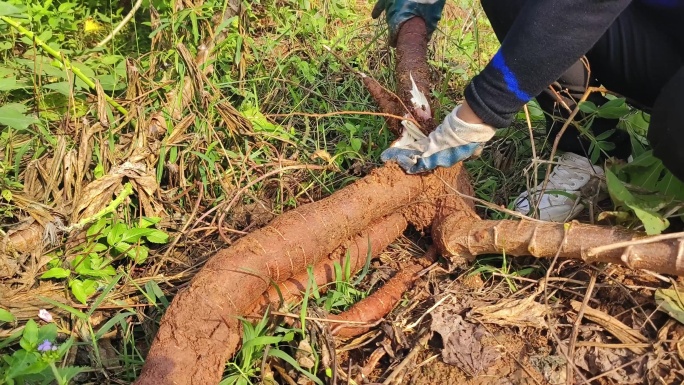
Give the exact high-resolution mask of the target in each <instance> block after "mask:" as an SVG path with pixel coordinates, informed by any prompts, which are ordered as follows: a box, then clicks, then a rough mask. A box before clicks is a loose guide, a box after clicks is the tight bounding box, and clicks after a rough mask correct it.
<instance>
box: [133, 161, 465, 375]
mask: <svg viewBox="0 0 684 385" xmlns="http://www.w3.org/2000/svg"><path fill="white" fill-rule="evenodd" d="M454 172H455V173H456V174H455V176H454V174H453V173H454ZM460 172H461V170H460V167H458V168H456V171H453V170H452V171H450V172H446V174H442V175H444V177H445V180H456V178H457V176H458V175H459V173H460ZM437 175H438V174H435V175H433V174H430V175H426V176H407V175H406V174H405V173H404V172H403V171H402V170H401V169H400V168H399V167H398V166H396V165H394V164H390V165H388V166H386V167H383V168H381V169H377V170H374V171H373V172H372V173H371V174H370V175H368V176H367V177H365V178H364V179H361V180H359V181H357V182H356V183H354V184H353V185H350V186H348V187H347V188H345V189H342V190H340V191H338V192H337V193H335V194H333V195H331V196H330V197H328V198H326V199H324V200H321V201H318V202H315V203H312V204H309V205H305V206H301V207H299V208H297V209H296V210H292V211H290V212H288V213H285V214H283V215H281V216H279V217H278V218H276V219H275V220H274V221H273V222H271V223H270V224H269V225H268V226H265V227H264V228H262V229H259V230H257V231H255V232H253V233H251V234H249V235H247V236H245V237H244V238H242V239H240V240H239V241H237V242H236V243H235V244H234V245H233V246H232V247H230V248H227V249H224V250H221V251H219V252H218V253H217V254H216V255H214V256H213V257H212V258H211V259H210V260H209V261H208V262H207V264H206V265H205V267H204V268H203V269H202V270H201V271H200V272H199V273H198V274H197V275H196V276H195V277H194V278H193V280H192V282H191V284H190V285H189V287H188V289H187V290H185V291H183V292H181V293H179V294H178V296H177V297H176V298H175V299H174V301H173V303H172V304H171V306H170V307H169V308H168V310H167V312H166V314H165V315H164V317H163V318H162V322H161V325H160V329H159V331H158V333H157V335H156V337H155V340H154V343H153V346H152V348H151V350H150V353H149V355H148V357H147V361H146V364H145V366H144V368H143V371H142V373H141V375H140V377H139V379H138V381H137V382H136V383H137V384H152V383H154V384H155V385H156V384H159V383H160V382H159V380H160V379H164V381H165V382H164V383H169V384H171V383H183V384H207V383H218V382H219V379H220V376H221V373H222V371H223V367H224V363H225V362H226V360H227V359H228V358H229V357H230V355H231V354H232V353H233V352H234V351H235V349H236V348H237V346H238V344H239V341H240V327H239V323H238V320H237V318H236V316H239V315H242V314H244V313H245V312H246V311H247V310H249V308H250V306H251V305H252V304H253V302H254V301H255V300H257V298H258V297H259V296H260V295H261V294H263V293H264V292H265V291H266V290H267V289H268V288H269V285H270V282H271V280H273V281H275V282H278V283H280V282H284V281H285V280H287V279H289V278H292V277H294V276H296V275H297V274H298V273H300V272H302V271H305V270H306V266H309V265H316V264H317V263H318V261H319V260H320V259H321V258H326V257H327V256H328V255H330V253H332V252H333V251H334V250H335V249H336V248H337V247H338V246H339V245H340V244H342V243H343V242H345V241H346V240H348V239H351V238H352V237H353V236H354V235H355V234H358V233H360V232H361V231H363V230H364V229H366V228H368V227H369V226H370V225H371V223H372V222H373V221H374V220H375V219H377V218H380V217H383V216H386V215H388V214H391V213H393V212H396V211H398V210H399V209H401V208H404V207H406V206H407V205H409V204H410V203H411V202H413V201H415V200H416V199H418V198H422V197H423V195H422V192H423V191H424V190H426V189H429V190H430V192H431V193H430V196H443V195H445V193H446V190H445V188H444V183H443V181H442V179H440V178H439V177H438V176H437ZM425 199H426V202H427V201H429V199H428V198H427V197H426V198H425ZM433 212H434V211H433ZM427 218H428V216H427V215H423V216H421V217H420V218H418V219H419V220H420V221H423V222H422V223H423V224H424V225H423V226H428V225H429V221H428V220H427ZM417 222H418V221H417Z"/></svg>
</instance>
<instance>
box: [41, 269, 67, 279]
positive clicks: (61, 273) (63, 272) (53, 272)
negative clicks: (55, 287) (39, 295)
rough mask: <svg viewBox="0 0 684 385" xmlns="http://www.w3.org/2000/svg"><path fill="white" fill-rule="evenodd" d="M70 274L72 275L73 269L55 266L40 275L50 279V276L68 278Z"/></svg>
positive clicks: (42, 277)
mask: <svg viewBox="0 0 684 385" xmlns="http://www.w3.org/2000/svg"><path fill="white" fill-rule="evenodd" d="M69 275H71V270H68V269H64V268H61V267H53V268H52V269H50V270H48V271H46V272H45V273H43V275H41V276H40V278H41V279H48V278H66V277H68V276H69Z"/></svg>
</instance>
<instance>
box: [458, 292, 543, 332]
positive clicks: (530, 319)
mask: <svg viewBox="0 0 684 385" xmlns="http://www.w3.org/2000/svg"><path fill="white" fill-rule="evenodd" d="M471 314H472V315H475V316H477V319H478V321H480V322H483V323H491V324H496V325H499V326H515V327H526V326H527V327H533V328H538V329H545V328H546V322H545V321H544V315H545V314H546V307H545V306H544V305H542V304H540V303H539V302H536V301H535V300H534V296H529V297H526V298H524V299H503V300H501V301H498V302H497V303H494V304H492V305H489V306H483V307H478V308H475V309H473V310H472V312H471Z"/></svg>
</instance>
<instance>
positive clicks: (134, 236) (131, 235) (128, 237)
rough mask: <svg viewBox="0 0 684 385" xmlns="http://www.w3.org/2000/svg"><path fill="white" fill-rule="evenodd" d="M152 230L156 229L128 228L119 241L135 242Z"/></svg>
mask: <svg viewBox="0 0 684 385" xmlns="http://www.w3.org/2000/svg"><path fill="white" fill-rule="evenodd" d="M152 231H154V229H139V228H132V229H126V230H125V231H124V232H123V233H121V238H120V239H119V242H126V243H135V242H138V241H139V240H140V238H142V237H143V236H145V235H147V234H149V233H151V232H152Z"/></svg>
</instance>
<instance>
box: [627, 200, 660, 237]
mask: <svg viewBox="0 0 684 385" xmlns="http://www.w3.org/2000/svg"><path fill="white" fill-rule="evenodd" d="M629 207H630V208H631V209H632V210H634V213H635V214H636V216H637V217H638V218H639V220H640V221H641V223H643V224H644V230H646V234H648V235H657V234H660V233H662V232H663V230H665V229H666V228H668V226H670V222H669V221H668V220H667V218H663V217H662V216H661V215H659V214H658V213H653V212H650V211H647V210H643V209H641V208H640V207H638V206H636V205H629Z"/></svg>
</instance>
